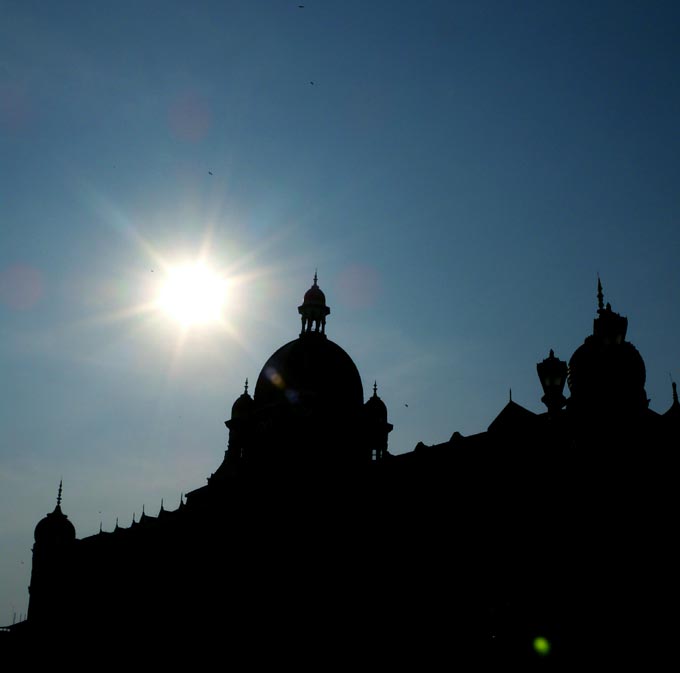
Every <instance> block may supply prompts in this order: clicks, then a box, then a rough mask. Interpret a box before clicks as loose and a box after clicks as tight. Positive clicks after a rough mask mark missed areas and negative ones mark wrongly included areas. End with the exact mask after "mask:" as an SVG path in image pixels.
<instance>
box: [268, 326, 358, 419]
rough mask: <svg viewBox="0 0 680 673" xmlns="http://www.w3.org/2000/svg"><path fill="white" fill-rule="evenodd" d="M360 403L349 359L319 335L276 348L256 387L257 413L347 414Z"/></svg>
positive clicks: (334, 344) (304, 336)
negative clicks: (286, 409)
mask: <svg viewBox="0 0 680 673" xmlns="http://www.w3.org/2000/svg"><path fill="white" fill-rule="evenodd" d="M363 403H364V390H363V386H362V384H361V377H360V376H359V371H358V370H357V367H356V365H355V364H354V362H353V361H352V358H351V357H350V356H349V355H347V353H346V352H345V351H344V350H343V349H342V348H340V346H338V345H337V344H336V343H333V342H332V341H330V340H329V339H328V338H326V336H325V335H323V334H320V333H318V332H307V333H304V334H302V335H301V336H300V337H299V338H298V339H295V340H294V341H291V342H289V343H287V344H286V345H285V346H282V347H281V348H279V349H278V350H277V351H276V352H275V353H274V354H273V355H272V356H271V357H270V358H269V360H267V362H266V363H265V365H264V367H263V368H262V371H261V372H260V375H259V377H258V379H257V384H256V385H255V404H256V406H257V407H258V408H260V409H261V408H263V407H265V406H270V405H275V404H276V405H280V404H284V405H293V406H298V405H301V406H303V407H308V408H312V407H317V406H321V407H323V408H324V409H326V410H331V409H335V410H341V409H342V410H347V409H351V408H355V409H356V408H359V407H361V405H363Z"/></svg>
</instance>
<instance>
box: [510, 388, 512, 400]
mask: <svg viewBox="0 0 680 673" xmlns="http://www.w3.org/2000/svg"><path fill="white" fill-rule="evenodd" d="M510 402H512V388H510Z"/></svg>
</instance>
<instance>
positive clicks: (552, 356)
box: [549, 348, 555, 358]
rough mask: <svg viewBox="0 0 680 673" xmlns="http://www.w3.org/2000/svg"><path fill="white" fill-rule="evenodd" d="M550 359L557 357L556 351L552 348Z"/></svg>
mask: <svg viewBox="0 0 680 673" xmlns="http://www.w3.org/2000/svg"><path fill="white" fill-rule="evenodd" d="M549 357H551V358H554V357H555V351H554V350H553V349H552V348H551V349H550V356H549Z"/></svg>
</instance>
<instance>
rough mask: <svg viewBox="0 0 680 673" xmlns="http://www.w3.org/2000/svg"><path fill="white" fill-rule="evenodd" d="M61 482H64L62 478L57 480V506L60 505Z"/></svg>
mask: <svg viewBox="0 0 680 673" xmlns="http://www.w3.org/2000/svg"><path fill="white" fill-rule="evenodd" d="M63 482H64V480H63V479H60V480H59V492H58V493H57V507H60V506H61V487H62V484H63Z"/></svg>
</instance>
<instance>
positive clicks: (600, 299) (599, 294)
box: [597, 273, 604, 311]
mask: <svg viewBox="0 0 680 673" xmlns="http://www.w3.org/2000/svg"><path fill="white" fill-rule="evenodd" d="M603 308H604V293H603V292H602V283H601V282H600V274H599V273H598V274H597V309H598V311H601V310H602V309H603Z"/></svg>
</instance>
